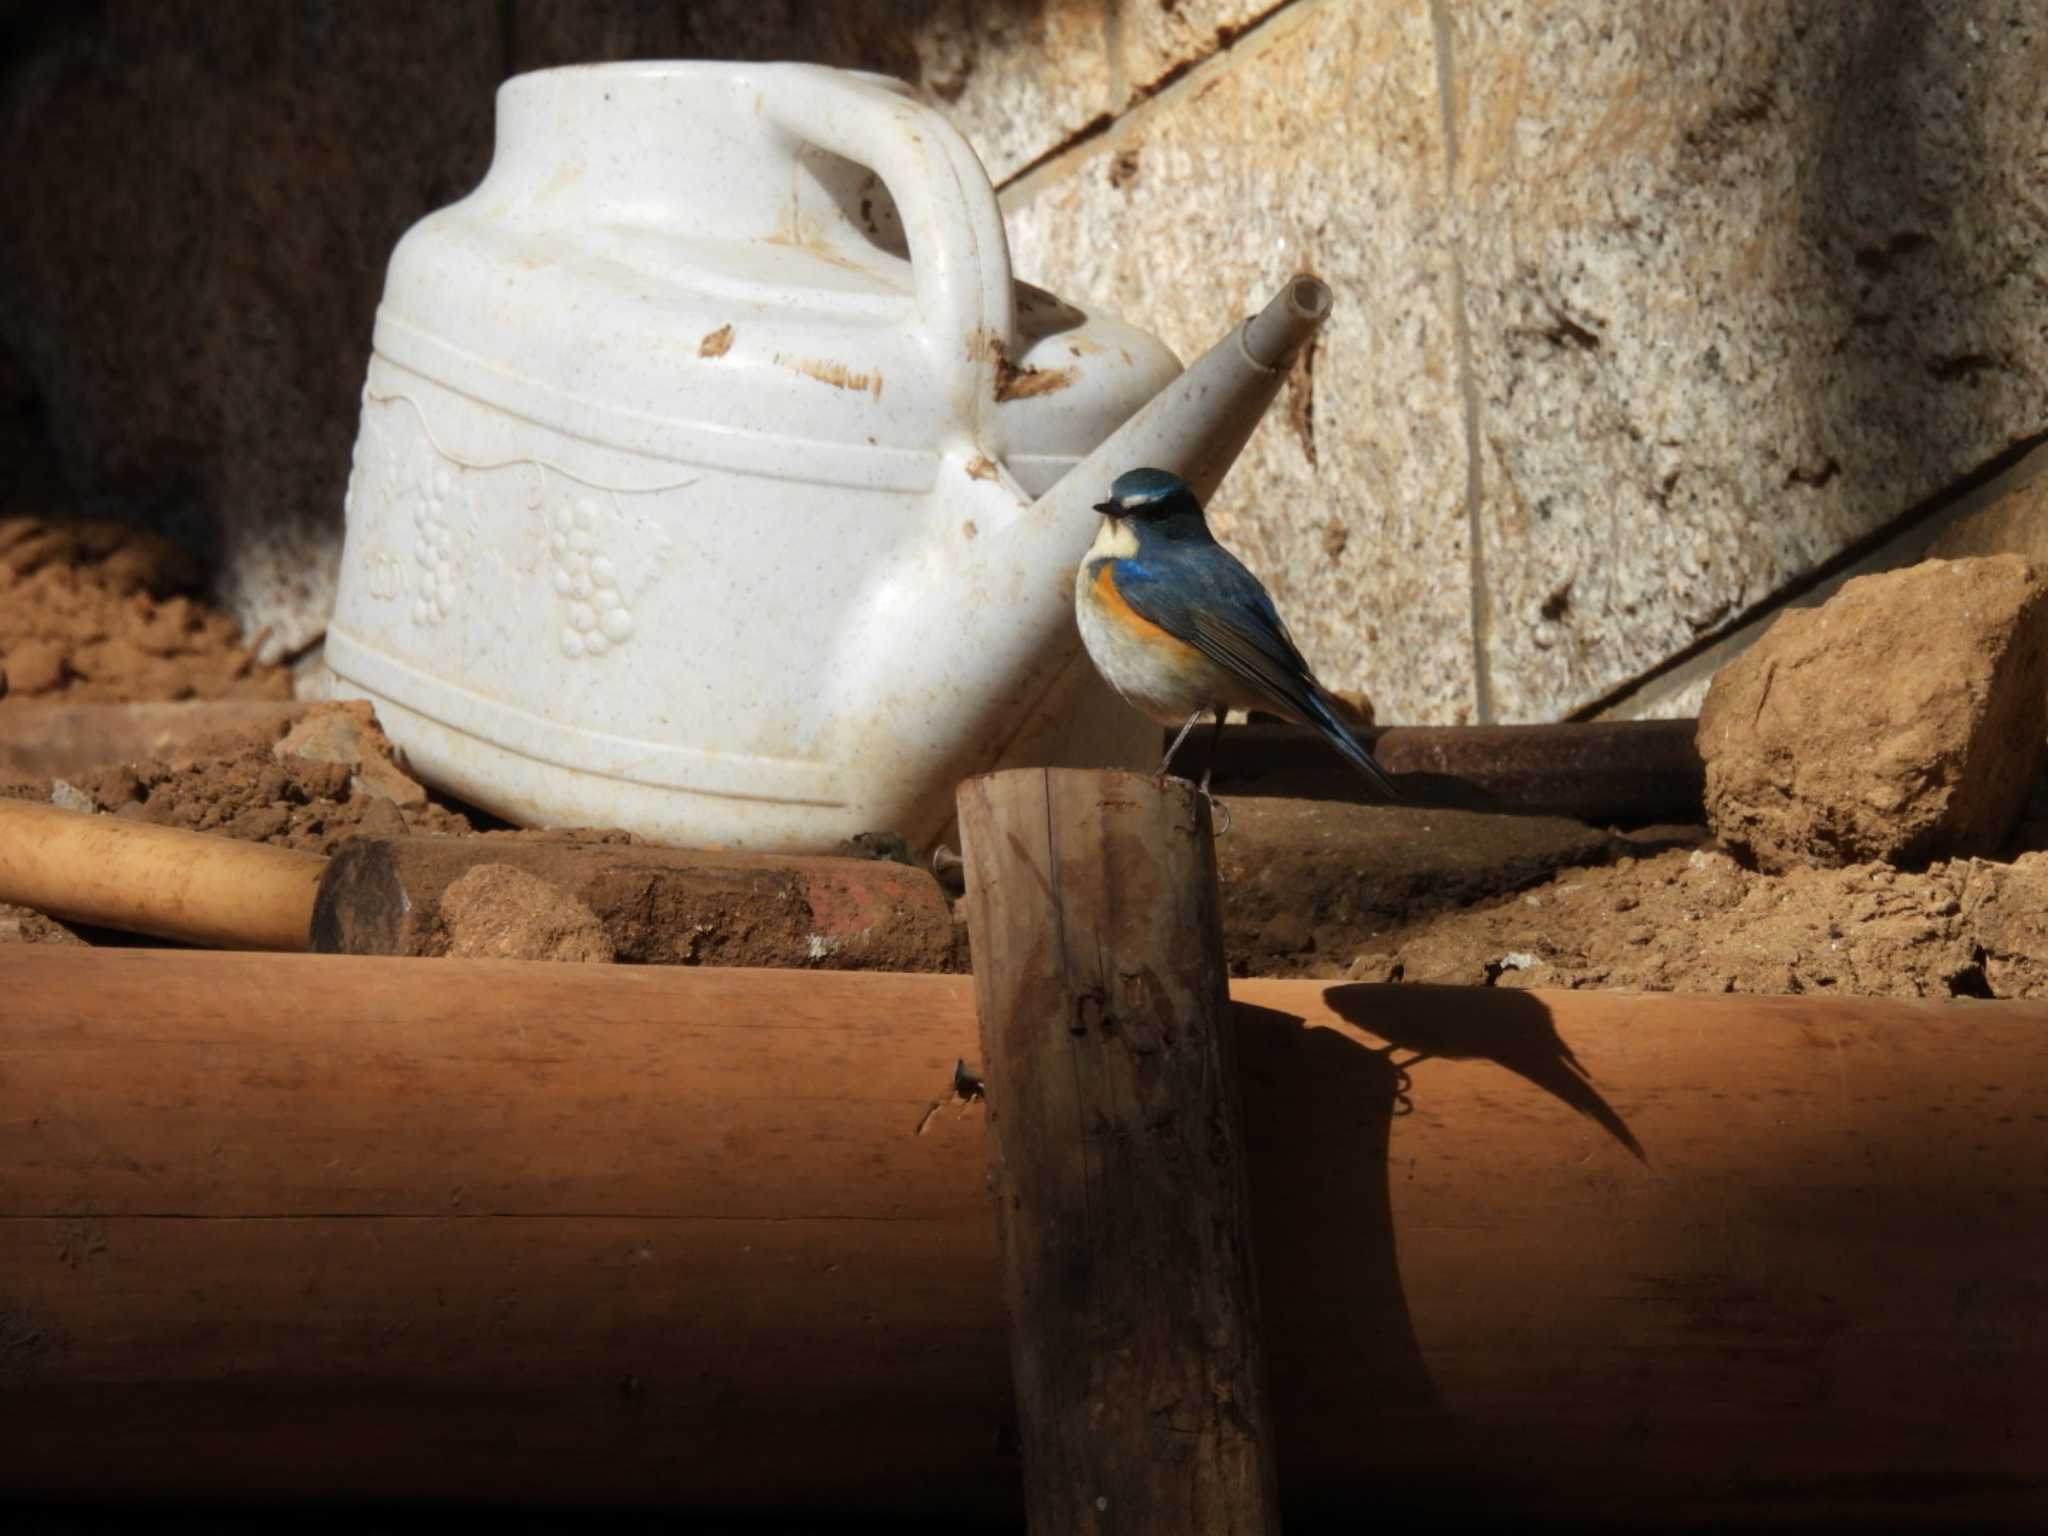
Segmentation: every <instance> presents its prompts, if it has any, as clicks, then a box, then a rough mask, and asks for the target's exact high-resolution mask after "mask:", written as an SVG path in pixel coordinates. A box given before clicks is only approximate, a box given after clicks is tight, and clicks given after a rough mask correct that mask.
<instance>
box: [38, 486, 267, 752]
mask: <svg viewBox="0 0 2048 1536" xmlns="http://www.w3.org/2000/svg"><path fill="white" fill-rule="evenodd" d="M198 590H199V571H198V568H197V567H196V565H195V564H194V563H193V562H192V560H191V559H190V557H189V556H187V555H186V554H184V553H183V552H182V551H180V550H179V549H178V548H177V547H176V546H175V545H173V544H171V543H170V542H168V541H167V540H165V539H162V538H160V537H158V536H157V535H155V534H153V533H149V532H147V531H145V530H143V529H140V528H136V527H131V526H129V525H127V524H124V523H114V522H71V521H60V520H56V519H49V518H42V517H34V516H22V515H16V516H6V517H0V674H4V679H5V681H4V686H0V711H4V710H5V708H6V702H5V701H6V699H22V698H55V697H58V696H60V695H62V696H64V697H68V698H72V699H77V700H80V701H106V702H118V701H126V700H132V699H226V698H255V699H286V698H290V697H291V674H290V672H289V671H288V670H286V669H285V668H283V667H276V666H265V665H263V664H261V663H259V662H257V661H256V659H255V644H254V643H253V642H249V641H245V640H244V637H243V635H242V631H241V627H240V626H239V625H238V624H236V623H235V621H234V620H233V619H231V618H229V617H228V616H227V615H226V614H224V613H222V612H220V611H219V610H218V609H215V608H214V607H212V606H211V605H210V604H208V603H207V602H205V601H204V600H203V599H202V598H200V597H199V596H198V595H197V593H198Z"/></svg>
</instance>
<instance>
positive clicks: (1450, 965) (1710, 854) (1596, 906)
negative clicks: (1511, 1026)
mask: <svg viewBox="0 0 2048 1536" xmlns="http://www.w3.org/2000/svg"><path fill="white" fill-rule="evenodd" d="M1351 975H1352V976H1353V977H1354V978H1356V979H1358V980H1367V981H1390V980H1397V981H1414V982H1453V983H1462V984H1465V985H1473V986H1488V985H1491V986H1503V987H1574V988H1577V987H1613V988H1633V989H1641V990H1644V991H1657V992H1781V993H1782V992H1792V993H1799V992H1841V993H1851V994H1856V995H1859V996H1876V997H2048V853H2026V854H2022V855H2021V856H2019V857H2018V858H2017V859H2015V860H2014V861H2013V862H2011V863H1997V862H1993V861H1989V860H1984V859H1957V860H1954V861H1953V862H1949V863H1941V864H1935V865H1933V866H1931V867H1930V868H1928V869H1927V870H1925V871H1922V872H1918V873H1914V872H1908V871H1904V870H1898V869H1894V868H1892V867H1891V866H1889V865H1886V864H1878V863H1868V864H1855V865H1850V866H1848V867H1847V868H1843V869H1828V870H1815V869H1805V870H1794V871H1792V872H1790V873H1788V874H1783V875H1767V874H1761V873H1758V872H1756V871H1754V870H1749V869H1745V868H1743V867H1742V866H1741V865H1740V864H1738V863H1736V861H1735V860H1734V859H1732V858H1730V857H1729V856H1728V855H1727V854H1726V853H1724V852H1722V851H1721V850H1720V849H1719V848H1717V847H1714V846H1712V845H1705V846H1700V847H1696V848H1691V849H1686V848H1674V849H1671V850H1669V851H1667V852H1663V853H1659V854H1656V855H1654V856H1652V857H1648V858H1641V859H1637V858H1631V857H1626V856H1624V857H1622V858H1619V859H1617V860H1616V861H1615V862H1614V863H1612V864H1611V865H1606V866H1601V867H1588V868H1576V869H1568V870H1564V871H1561V872H1560V873H1558V874H1556V875H1554V876H1552V877H1551V878H1549V879H1547V880H1545V881H1543V882H1542V883H1540V884H1538V885H1536V886H1534V887H1532V888H1530V889H1528V890H1526V891H1522V892H1519V893H1516V894H1514V895H1510V896H1506V897H1500V898H1496V899H1494V900H1491V901H1488V902H1485V903H1483V904H1481V905H1478V906H1475V907H1471V908H1468V909H1466V910H1463V911H1456V912H1446V913H1442V914H1439V915H1436V916H1432V917H1429V918H1425V919H1422V920H1421V921H1418V922H1415V923H1412V924H1408V925H1405V926H1403V927H1401V928H1399V929H1396V930H1394V931H1392V932H1390V933H1389V934H1387V935H1386V938H1385V941H1384V943H1383V944H1381V945H1380V946H1378V947H1376V948H1374V949H1372V950H1369V951H1367V952H1366V953H1363V954H1361V955H1360V956H1359V957H1358V959H1357V960H1356V961H1355V962H1354V963H1353V965H1352V968H1351Z"/></svg>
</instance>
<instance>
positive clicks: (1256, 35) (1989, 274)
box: [0, 0, 2048, 722]
mask: <svg viewBox="0 0 2048 1536" xmlns="http://www.w3.org/2000/svg"><path fill="white" fill-rule="evenodd" d="M0 28H7V29H9V30H10V31H11V36H0V61H4V62H0V150H4V159H0V207H5V208H6V209H7V210H8V216H7V218H6V220H5V221H0V284H4V285H5V287H6V290H7V291H8V293H9V294H10V297H11V302H10V303H9V304H8V305H7V306H6V307H5V308H4V309H0V351H4V352H5V353H10V354H12V360H11V362H10V361H9V359H8V358H7V357H4V356H0V375H13V374H19V375H23V376H25V377H26V378H27V379H29V380H30V381H31V382H32V384H33V387H34V388H35V390H36V391H37V392H38V393H39V395H40V397H41V400H42V402H43V405H44V408H45V412H46V417H47V420H48V422H49V424H50V426H51V428H52V430H53V432H54V434H55V436H56V438H57V440H58V443H59V446H60V448H61V450H62V452H63V456H64V460H65V464H66V468H67V472H68V473H69V474H70V476H71V479H72V481H73V483H74V485H75V486H76V487H77V488H78V489H79V490H81V491H83V492H85V493H87V494H90V495H94V496H98V497H101V498H111V499H115V500H124V499H125V500H127V501H129V502H133V503H138V504H143V505H147V506H151V507H155V508H157V509H158V510H159V511H160V512H162V513H165V514H167V515H170V516H172V517H173V518H182V519H183V520H185V521H186V522H187V523H189V524H196V525H200V526H203V527H208V528H211V529H212V530H213V533H214V537H215V539H216V542H217V544H218V546H219V548H220V550H221V552H222V567H221V568H222V579H223V584H224V586H225V588H226V590H227V592H228V595H229V596H230V597H231V599H232V600H233V601H234V602H235V603H236V605H237V607H238V609H239V611H241V612H242V613H243V614H244V616H245V617H246V618H247V619H248V620H249V621H250V623H251V625H252V627H254V626H256V625H263V624H268V625H270V626H271V627H272V628H273V632H274V635H275V636H276V639H277V642H278V643H280V644H294V645H295V644H298V643H301V642H303V641H305V640H307V639H310V638H311V637H313V636H314V635H315V634H317V630H318V625H319V620H320V615H321V613H322V612H323V611H324V605H325V601H326V596H327V593H328V591H329V590H330V581H331V571H332V567H333V556H334V551H335V536H336V532H337V529H338V519H339V505H340V496H341V488H342V485H343V482H344V480H345V478H346V470H347V462H348V445H349V441H350V439H351V437H352V434H353V431H354V424H355V394H356V389H357V387H358V384H359V381H360V379H361V375H362V367H363V363H364V357H365V353H366V349H367V342H368V334H369V321H370V314H371V310H372V308H373V306H374V303H375V296H376V292H377V288H378V283H379V280H380V278H381V272H382V265H383V261H384V259H385V256H386V255H387V254H388V252H389V249H390V246H391V243H392V242H393V241H394V240H395V239H396V238H397V236H398V234H399V233H400V232H402V230H403V229H404V228H405V226H406V225H407V224H409V223H410V222H412V220H413V219H415V218H417V217H418V216H419V214H420V213H421V212H423V211H424V210H425V209H427V208H430V207H432V206H435V205H436V204H438V203H441V202H445V201H447V200H449V199H450V198H451V197H453V196H456V195H459V193H460V192H461V191H462V190H463V189H464V188H465V187H466V186H467V185H468V184H469V182H470V181H472V180H473V179H474V177H475V176H476V175H477V174H478V173H480V171H481V170H482V168H483V165H484V162H485V159H486V157H487V155H488V145H489V129H490V110H491V101H490V91H491V88H492V86H493V85H494V84H495V83H496V81H497V80H498V79H499V78H500V77H501V76H502V75H503V74H505V73H508V72H511V71H513V70H517V69H528V68H537V67H541V66H543V65H547V64H554V63H561V62H567V61H573V60H593V59H604V58H624V57H649V56H661V55H670V56H685V57H688V56H721V55H722V56H732V57H746V58H765V57H789V58H810V59H816V60H819V61H822V62H828V63H835V64H846V65H857V66H861V67H866V68H876V69H882V70H885V71H888V72H891V73H895V74H899V75H902V76H905V77H906V78H909V79H911V80H913V81H915V82H916V83H918V84H919V85H920V86H921V87H922V88H923V89H924V90H925V91H926V92H927V93H928V94H930V95H931V96H932V98H933V99H934V100H936V101H937V102H939V103H940V104H941V105H942V106H944V107H945V108H946V109H947V110H948V111H949V112H950V113H951V114H952V115H953V116H954V118H955V120H956V121H957V122H959V124H960V125H961V127H962V128H963V129H964V130H965V131H966V132H967V133H968V135H969V137H970V138H971V139H972V140H973V141H974V142H975V144H976V146H977V148H978V149H979V150H980V152H981V154H982V156H983V158H984V160H985V161H986V162H987V164H988V166H989V169H990V171H991V174H992V175H994V176H995V177H996V178H997V179H998V181H999V182H1000V183H1002V184H1003V187H1004V201H1005V208H1006V211H1007V213H1008V215H1009V218H1010V224H1011V235H1012V243H1013V249H1014V254H1015V257H1016V263H1017V267H1018V270H1019V273H1020V275H1021V276H1023V277H1025V278H1028V279H1030V280H1033V281H1037V282H1040V283H1042V284H1044V285H1045V286H1047V287H1049V288H1051V289H1053V290H1054V291H1056V292H1060V293H1063V294H1067V295H1070V296H1072V297H1074V298H1076V299H1078V300H1080V301H1082V302H1084V303H1091V304H1097V305H1102V306H1105V307H1107V308H1110V309H1112V310H1115V311H1117V312H1119V313H1121V314H1123V315H1125V316H1126V317H1127V318H1130V319H1133V320H1135V321H1137V322H1138V323H1140V324H1142V325H1146V326H1148V327H1149V328H1151V329H1153V330H1155V331H1157V332H1158V333H1159V334H1160V335H1162V336H1164V337H1165V338H1166V339H1167V340H1168V341H1169V342H1170V343H1172V345H1173V346H1174V347H1175V348H1176V349H1177V350H1178V351H1180V352H1181V353H1182V355H1183V356H1184V357H1187V356H1192V355H1193V354H1194V353H1196V352H1199V351H1200V350H1201V349H1202V348H1203V347H1204V346H1206V345H1207V344H1208V343H1209V342H1210V341H1211V340H1212V339H1213V338H1214V337H1215V336H1216V335H1217V334H1218V333H1219V332H1220V331H1221V330H1222V329H1223V327H1224V326H1225V325H1226V324H1228V323H1229V322H1230V321H1231V320H1232V319H1233V318H1234V317H1235V316H1236V315H1239V314H1241V313H1242V312H1243V311H1244V310H1245V309H1246V308H1247V307H1249V306H1250V305H1252V304H1253V303H1255V302H1257V301H1258V300H1259V299H1260V298H1262V297H1263V296H1264V295H1266V294H1267V293H1269V292H1270V291H1271V290H1272V289H1273V288H1274V287H1275V286H1276V285H1277V284H1278V283H1279V281H1280V280H1281V279H1283V278H1284V277H1285V276H1286V275H1287V274H1288V273H1289V272H1290V271H1292V270H1295V269H1296V268H1298V267H1312V268H1314V269H1315V270H1317V271H1318V272H1320V273H1321V274H1322V275H1323V276H1324V277H1325V278H1327V279H1328V280H1329V281H1330V282H1331V284H1332V285H1333V287H1335V289H1336V290H1337V300H1338V309H1337V312H1336V314H1335V316H1334V318H1333V319H1332V321H1331V323H1330V325H1329V327H1328V328H1327V331H1326V333H1325V335H1324V336H1323V337H1322V338H1321V340H1320V341H1319V343H1318V345H1317V346H1316V347H1315V349H1314V351H1313V352H1312V353H1311V354H1310V355H1309V356H1308V357H1307V358H1305V359H1304V360H1303V362H1302V363H1301V364H1300V365H1299V366H1298V368H1297V371H1296V374H1295V376H1294V378H1293V379H1292V381H1291V382H1290V385H1289V387H1288V390H1287V392H1286V394H1285V395H1284V396H1283V400H1282V404H1281V406H1280V407H1277V408H1276V410H1275V412H1274V414H1273V416H1272V418H1271V419H1269V421H1268V422H1267V424H1266V425H1265V426H1264V427H1263V428H1262V429H1261V430H1260V433H1259V435H1258V436H1257V438H1256V439H1255V440H1254V443H1253V446H1252V448H1251V450H1250V451H1249V452H1248V454H1247V456H1246V458H1245V459H1244V460H1243V461H1241V463H1240V465H1239V467H1238V468H1237V470H1236V471H1235V472H1234V473H1233V475H1232V477H1231V479H1230V481H1229V482H1228V483H1227V484H1226V486H1225V488H1224V490H1223V492H1222V493H1221V495H1220V496H1219V498H1218V504H1217V506H1216V508H1215V512H1216V517H1217V522H1218V525H1219V529H1220V531H1221V532H1223V533H1224V535H1225V536H1226V537H1227V538H1228V539H1230V540H1231V541H1232V542H1233V543H1234V544H1235V545H1236V546H1237V547H1238V548H1239V549H1240V550H1241V552H1242V553H1243V554H1244V555H1245V556H1246V558H1247V559H1248V560H1250V561H1251V562H1252V564H1253V565H1254V566H1255V567H1256V568H1257V569H1259V570H1260V571H1261V572H1262V573H1263V574H1264V575H1265V576H1266V577H1267V578H1268V580H1269V582H1270V583H1271V585H1272V586H1273V587H1274V589H1275V591H1276V594H1277V596H1278V597H1279V599H1280V601H1281V604H1282V606H1283V608H1284V609H1285V610H1286V611H1287V612H1288V614H1289V615H1290V619H1291V622H1292V623H1293V626H1294V628H1295V630H1296V632H1297V634H1298V636H1299V638H1300V639H1301V640H1302V642H1303V644H1304V646H1305V648H1306V649H1307V650H1308V651H1309V652H1310V654H1311V656H1312V658H1313V659H1314V660H1315V661H1316V662H1317V664H1318V665H1319V667H1320V668H1321V669H1322V671H1323V673H1324V675H1325V677H1326V679H1327V680H1328V681H1329V682H1330V683H1332V684H1333V685H1335V686H1340V687H1346V688H1363V689H1365V690H1366V691H1368V692H1370V693H1371V694H1372V695H1373V696H1374V697H1375V698H1376V699H1377V700H1378V701H1379V705H1380V712H1381V714H1382V717H1383V718H1398V719H1405V720H1418V721H1440V722H1450V721H1457V720H1477V719H1500V720H1531V719H1542V718H1552V717H1556V716H1558V715H1561V714H1565V713H1569V712H1571V711H1574V710H1579V709H1583V708H1585V707H1588V706H1589V705H1592V704H1594V703H1595V702H1597V701H1598V700H1600V699H1602V698H1603V697H1604V696H1606V695H1609V694H1611V693H1613V692H1614V691H1615V690H1617V689H1620V688H1622V687H1624V686H1626V685H1627V684H1628V683H1629V682H1630V681H1631V680H1632V679H1634V678H1637V677H1639V676H1640V675H1642V674H1643V673H1644V672H1645V671H1647V670H1649V669H1651V668H1654V667H1656V666H1658V665H1659V664H1661V663H1664V662H1666V661H1667V660H1668V659H1669V658H1671V657H1673V656H1675V655H1679V654H1682V653H1684V652H1686V651H1687V650H1689V649H1691V648H1694V647H1697V646H1699V645H1701V644H1703V643H1705V642H1707V641H1709V640H1711V639H1712V638H1713V637H1715V636H1716V635H1717V634H1719V633H1722V632H1725V631H1727V630H1729V629H1730V628H1731V627H1732V626H1734V625H1736V624H1737V623H1738V621H1740V620H1741V619H1742V618H1743V617H1744V616H1745V615H1748V614H1752V613H1753V612H1754V611H1755V610H1756V609H1757V607H1758V605H1760V604H1765V603H1768V602H1770V601H1771V600H1773V598H1774V596H1775V595H1776V594H1778V593H1780V592H1781V591H1782V590H1784V589H1785V588H1786V587H1787V586H1788V584H1792V583H1795V582H1797V581H1798V580H1799V579H1800V578H1801V577H1802V576H1803V575H1804V574H1806V573H1808V572H1810V571H1811V570H1812V569H1813V568H1814V567H1815V566H1816V565H1817V564H1819V563H1821V562H1824V561H1826V560H1828V559H1829V558H1830V557H1833V556H1835V555H1837V554H1838V553H1839V552H1841V551H1842V550H1844V549H1845V548H1848V547H1850V546H1852V545H1854V544H1855V543H1856V541H1858V540H1859V539H1862V538H1864V537H1866V536H1868V535H1872V534H1875V533H1876V532H1878V531H1879V530H1882V529H1884V528H1886V527H1887V526H1889V525H1891V524H1893V523H1894V522H1895V521H1896V520H1898V519H1901V518H1902V517H1904V516H1906V515H1907V514H1909V513H1911V512H1913V511H1914V510H1915V509H1917V508H1921V507H1923V506H1924V505H1926V504H1927V503H1928V502H1929V501H1930V499H1932V498H1939V497H1941V496H1943V495H1945V494H1947V493H1948V491H1949V490H1950V489H1951V488H1953V487H1955V486H1957V485H1958V484H1959V483H1960V482H1961V481H1963V480H1964V479H1965V478H1966V477H1968V476H1969V475H1971V474H1972V473H1973V472H1975V471H1976V470H1978V469H1979V468H1980V467H1981V466H1983V465H1985V464H1986V463H1987V462H1989V461H1992V460H1994V459H1996V458H1998V457H1999V456H2000V455H2001V454H2003V453H2004V452H2006V451H2007V450H2008V449H2010V448H2012V447H2013V446H2015V445H2017V444H2020V443H2023V442H2027V441H2030V440H2032V439H2033V438H2035V437H2037V436H2038V435H2040V434H2042V433H2043V432H2044V431H2048V148H2044V146H2048V19H2044V18H2043V17H2042V14H2041V11H2040V7H2039V5H2038V0H1859V3H1857V4H1844V5H1819V4H1814V3H1811V0H1730V3H1728V4H1725V5H1715V6H1698V5H1662V4H1655V3H1652V0H1433V3H1432V0H1292V3H1286V4H1279V3H1274V0H981V3H973V4H970V3H968V0H894V3H892V0H846V3H841V4H831V5H825V4H806V3H798V0H779V3H773V0H706V3H699V4H685V3H682V0H669V3H660V4H657V3H651V0H437V3H436V4H434V5H432V6H411V5H400V4H397V3H395V0H388V3H372V4H349V5H344V4H339V3H313V0H307V3H286V0H274V3H272V4H269V5H259V4H242V5H236V6H216V5H211V4H206V3H203V0H107V3H105V4H102V5H97V6H91V7H75V8H63V7H49V8H42V9H37V8H34V7H29V8H25V9H24V8H15V9H13V10H8V9H5V8H0Z"/></svg>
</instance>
